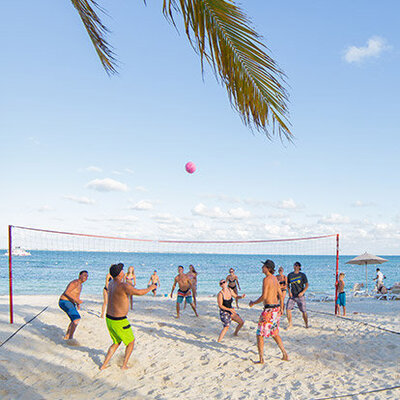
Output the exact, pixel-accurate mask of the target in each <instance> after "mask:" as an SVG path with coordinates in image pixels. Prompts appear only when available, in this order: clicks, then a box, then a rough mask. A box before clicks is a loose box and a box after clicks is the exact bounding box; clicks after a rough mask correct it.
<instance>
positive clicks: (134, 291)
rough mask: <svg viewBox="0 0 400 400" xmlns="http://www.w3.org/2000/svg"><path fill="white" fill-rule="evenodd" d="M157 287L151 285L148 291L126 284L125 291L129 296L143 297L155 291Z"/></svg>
mask: <svg viewBox="0 0 400 400" xmlns="http://www.w3.org/2000/svg"><path fill="white" fill-rule="evenodd" d="M156 287H157V286H156V285H151V286H149V287H147V288H146V289H136V288H134V287H133V286H132V285H130V284H129V283H127V284H126V286H125V291H126V293H128V294H129V295H131V296H132V295H133V296H143V295H144V294H147V293H149V292H150V290H154V289H155V288H156Z"/></svg>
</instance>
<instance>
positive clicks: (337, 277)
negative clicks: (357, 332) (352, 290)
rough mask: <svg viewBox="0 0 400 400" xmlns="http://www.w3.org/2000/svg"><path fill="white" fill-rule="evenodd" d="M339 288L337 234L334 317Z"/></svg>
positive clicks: (337, 237)
mask: <svg viewBox="0 0 400 400" xmlns="http://www.w3.org/2000/svg"><path fill="white" fill-rule="evenodd" d="M338 288H339V234H337V235H336V285H335V315H336V314H337V313H338V309H339V306H338V304H337V298H338Z"/></svg>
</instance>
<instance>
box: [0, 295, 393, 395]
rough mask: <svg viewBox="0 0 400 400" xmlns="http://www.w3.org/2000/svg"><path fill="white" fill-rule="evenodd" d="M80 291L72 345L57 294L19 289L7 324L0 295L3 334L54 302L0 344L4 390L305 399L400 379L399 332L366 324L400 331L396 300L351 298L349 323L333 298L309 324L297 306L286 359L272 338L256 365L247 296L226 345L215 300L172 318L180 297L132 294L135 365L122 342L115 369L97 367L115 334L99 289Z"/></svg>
mask: <svg viewBox="0 0 400 400" xmlns="http://www.w3.org/2000/svg"><path fill="white" fill-rule="evenodd" d="M82 298H83V300H84V303H83V307H82V312H81V315H82V320H81V322H80V324H79V326H78V328H77V331H76V335H75V339H74V340H73V341H71V342H73V343H66V342H65V341H63V340H62V336H63V334H64V330H65V328H66V326H67V324H68V319H67V317H66V316H65V314H64V313H63V312H62V311H61V310H60V309H59V308H58V305H57V302H58V296H55V295H48V296H43V295H24V296H21V295H17V296H15V322H16V323H15V324H14V325H10V324H9V323H8V296H0V310H1V311H2V312H1V313H0V341H1V342H3V341H4V340H5V338H6V337H8V336H9V335H10V334H12V333H13V332H15V331H16V330H17V329H18V328H19V327H20V326H21V325H22V324H23V323H25V322H27V321H28V320H29V319H31V318H32V317H33V316H34V315H36V314H37V313H38V312H40V311H41V310H42V309H43V308H44V307H46V306H47V305H48V306H49V308H48V309H47V310H46V311H45V312H43V313H42V314H40V315H39V316H38V317H37V318H36V319H34V320H33V321H32V322H31V323H29V324H28V325H26V326H25V327H24V328H23V329H21V330H20V331H19V332H18V333H17V335H15V336H14V337H13V338H12V339H11V340H9V341H8V342H7V343H6V344H5V345H4V346H2V347H0V379H1V381H2V388H1V389H0V396H1V398H4V399H15V398H30V399H36V398H37V399H39V398H40V399H43V398H46V399H56V398H62V397H66V396H70V397H72V398H74V399H75V398H101V399H116V398H140V399H147V398H153V399H154V398H157V399H172V398H176V397H179V396H189V397H196V398H221V399H222V398H223V399H239V398H251V399H256V398H268V399H283V398H285V399H296V400H303V399H304V400H306V399H307V400H308V399H318V398H323V397H328V396H337V395H340V394H346V393H353V394H355V393H360V392H363V391H368V390H378V389H381V388H383V387H392V386H395V385H396V383H397V384H399V382H400V366H399V365H398V362H397V360H398V359H399V358H400V340H399V336H398V335H396V334H393V333H389V332H385V331H382V330H379V329H376V328H373V327H372V326H370V325H379V326H381V327H382V328H387V329H393V330H397V331H400V302H396V301H389V302H381V301H379V302H378V301H376V300H374V299H365V300H364V299H363V301H357V302H352V301H348V307H347V308H348V315H347V316H348V317H350V318H351V319H354V320H350V321H349V320H346V319H343V318H340V317H335V316H334V315H332V314H329V313H331V312H332V311H331V310H332V308H333V303H312V304H310V305H309V318H310V328H309V329H305V328H304V327H303V325H302V318H301V315H300V313H299V312H298V311H296V310H295V311H294V312H293V322H294V327H293V329H290V330H287V329H286V327H287V321H286V318H282V320H281V329H280V334H281V337H282V339H283V342H284V344H285V347H286V348H287V351H288V353H289V358H290V361H289V362H283V361H281V360H280V351H279V349H278V348H277V346H276V345H275V343H274V341H273V340H272V339H271V338H270V339H267V340H266V346H265V361H266V364H265V365H263V366H260V365H254V364H253V362H252V360H254V359H257V348H256V336H255V330H256V328H257V320H258V316H259V314H260V312H261V307H257V306H256V307H255V308H252V309H250V308H248V307H247V301H246V302H244V301H243V302H242V305H243V308H240V309H239V310H238V312H239V314H240V315H241V316H242V318H243V319H244V320H245V325H244V327H243V330H242V331H241V332H240V334H239V336H238V337H233V336H232V334H233V326H232V327H231V328H230V330H229V331H228V333H227V335H226V337H225V338H224V340H223V341H222V343H217V342H216V340H217V337H218V334H219V332H220V330H221V329H222V324H221V323H220V320H219V318H218V311H217V305H216V299H215V298H209V297H204V296H200V297H199V299H198V301H199V314H200V317H199V319H196V318H195V317H194V315H193V313H192V311H191V309H190V308H187V309H186V310H185V311H184V312H183V314H182V317H181V318H180V319H178V320H176V319H175V318H173V315H174V303H175V298H174V299H173V300H171V299H169V298H165V297H161V296H160V297H155V298H153V297H147V296H146V297H134V310H133V311H131V312H130V313H129V315H128V319H129V320H130V322H131V324H132V327H133V331H134V334H135V337H136V343H135V349H134V351H133V354H132V358H131V361H130V363H129V365H130V366H131V369H129V370H128V371H124V372H121V370H120V368H119V366H120V365H119V364H121V362H122V357H123V350H122V349H119V350H118V353H117V354H116V355H115V360H112V362H111V365H110V368H108V369H107V370H105V371H102V372H100V371H99V370H98V367H99V365H100V364H101V362H102V361H103V360H104V356H105V353H106V350H107V348H108V346H109V345H110V344H111V340H110V337H109V336H108V332H107V329H106V327H105V323H104V320H101V319H100V318H99V317H98V315H99V313H100V309H101V299H100V297H99V296H93V295H92V296H84V295H83V296H82ZM246 300H249V299H247V298H246ZM245 304H246V305H245ZM326 312H327V313H328V315H325V314H323V313H326ZM354 313H357V314H354ZM192 315H193V316H192ZM356 320H357V321H356ZM364 323H366V324H369V325H365V324H364ZM396 328H397V329H396ZM62 385H63V386H64V388H62V387H61V386H62ZM399 396H400V391H398V390H396V389H393V390H391V391H390V390H389V391H386V392H384V393H371V394H367V395H363V396H362V399H372V398H373V399H380V398H382V399H397V398H399ZM355 398H361V396H356V397H355Z"/></svg>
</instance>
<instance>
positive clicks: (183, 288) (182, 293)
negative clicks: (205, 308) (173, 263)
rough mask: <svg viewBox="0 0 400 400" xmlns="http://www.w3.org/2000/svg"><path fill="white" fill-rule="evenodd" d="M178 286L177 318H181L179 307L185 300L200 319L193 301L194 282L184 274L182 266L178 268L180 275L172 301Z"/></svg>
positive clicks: (176, 280) (177, 277)
mask: <svg viewBox="0 0 400 400" xmlns="http://www.w3.org/2000/svg"><path fill="white" fill-rule="evenodd" d="M176 284H178V286H179V289H178V297H177V299H176V318H179V306H180V304H182V303H183V300H184V299H185V300H186V301H187V303H188V304H190V306H191V307H192V309H193V311H194V313H195V315H196V317H198V314H197V311H196V307H195V306H194V305H193V299H192V282H191V281H190V279H189V278H188V276H187V275H186V274H184V273H183V267H182V265H180V266H179V267H178V275H177V276H176V277H175V280H174V284H173V286H172V289H171V295H170V296H171V299H172V294H173V293H174V290H175V286H176Z"/></svg>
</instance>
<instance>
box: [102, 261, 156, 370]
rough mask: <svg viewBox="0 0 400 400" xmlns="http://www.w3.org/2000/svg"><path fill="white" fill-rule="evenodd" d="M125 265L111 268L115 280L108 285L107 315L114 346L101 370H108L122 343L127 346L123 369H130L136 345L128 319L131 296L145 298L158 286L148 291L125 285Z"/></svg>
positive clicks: (151, 287) (152, 286)
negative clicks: (129, 362)
mask: <svg viewBox="0 0 400 400" xmlns="http://www.w3.org/2000/svg"><path fill="white" fill-rule="evenodd" d="M123 268H124V264H113V265H111V267H110V275H111V276H112V278H113V280H112V281H111V282H110V283H109V285H108V305H107V313H106V323H107V328H108V331H109V333H110V336H111V339H112V341H113V344H112V345H111V346H110V348H109V349H108V352H107V355H106V358H105V360H104V363H103V365H102V366H101V367H100V369H101V370H103V369H105V368H107V366H108V363H109V361H110V359H111V357H112V356H113V355H114V353H115V351H116V350H117V349H118V347H119V345H120V344H121V342H124V345H125V346H126V349H125V358H124V362H123V364H122V367H121V369H128V360H129V357H130V356H131V354H132V350H133V346H134V344H135V336H133V332H132V328H131V325H130V323H129V321H128V319H127V318H126V316H127V314H128V311H129V299H130V296H132V295H135V296H143V295H144V294H146V293H148V292H150V290H153V289H154V288H155V287H156V286H155V285H151V286H149V287H148V288H147V289H136V288H134V287H133V286H132V285H131V284H130V283H124V282H123V279H124V275H125V274H124V271H123Z"/></svg>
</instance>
